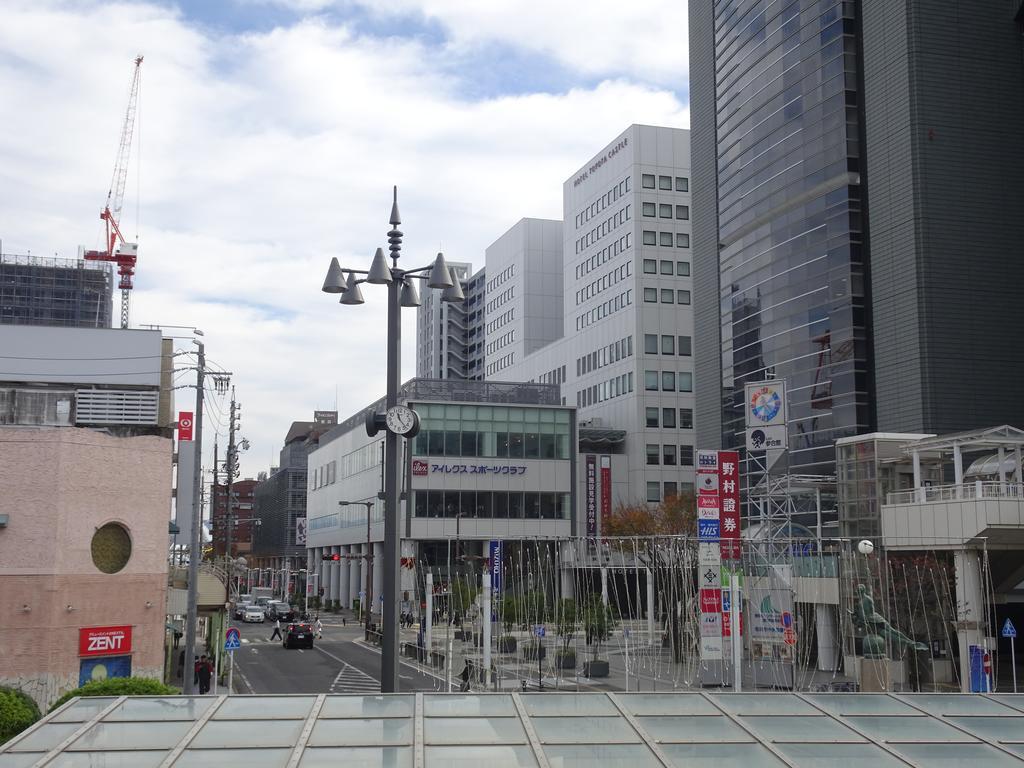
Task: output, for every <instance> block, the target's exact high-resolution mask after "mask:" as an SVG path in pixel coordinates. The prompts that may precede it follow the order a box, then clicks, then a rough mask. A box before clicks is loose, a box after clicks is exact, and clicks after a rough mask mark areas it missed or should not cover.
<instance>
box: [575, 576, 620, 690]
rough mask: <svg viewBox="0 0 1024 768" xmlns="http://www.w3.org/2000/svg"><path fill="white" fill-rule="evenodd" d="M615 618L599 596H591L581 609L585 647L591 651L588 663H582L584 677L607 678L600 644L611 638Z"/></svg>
mask: <svg viewBox="0 0 1024 768" xmlns="http://www.w3.org/2000/svg"><path fill="white" fill-rule="evenodd" d="M614 624H615V617H614V616H613V615H612V610H611V608H610V607H609V606H607V605H605V603H604V601H603V600H602V599H601V596H600V595H591V596H590V598H589V599H588V600H587V603H586V605H585V606H584V608H583V628H584V630H586V633H587V646H588V647H590V648H591V649H592V650H591V654H592V656H591V659H590V661H585V662H583V674H584V675H585V676H586V677H608V661H607V659H601V658H600V656H601V644H602V643H603V642H604V641H605V640H607V639H608V638H609V637H611V634H612V627H613V626H614Z"/></svg>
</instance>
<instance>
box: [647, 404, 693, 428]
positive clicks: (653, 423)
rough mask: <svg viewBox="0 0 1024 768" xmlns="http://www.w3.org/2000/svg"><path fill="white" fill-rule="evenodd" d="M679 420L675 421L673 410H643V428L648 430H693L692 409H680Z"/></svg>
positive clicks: (649, 407)
mask: <svg viewBox="0 0 1024 768" xmlns="http://www.w3.org/2000/svg"><path fill="white" fill-rule="evenodd" d="M678 410H679V420H678V421H676V409H675V408H658V407H657V406H647V407H646V408H644V426H646V427H647V428H648V429H675V428H676V427H678V428H679V429H693V408H680V409H678Z"/></svg>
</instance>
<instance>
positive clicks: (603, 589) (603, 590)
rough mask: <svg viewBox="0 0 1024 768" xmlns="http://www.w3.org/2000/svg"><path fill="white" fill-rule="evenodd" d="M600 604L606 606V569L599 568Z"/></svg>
mask: <svg viewBox="0 0 1024 768" xmlns="http://www.w3.org/2000/svg"><path fill="white" fill-rule="evenodd" d="M601 602H602V603H604V604H605V605H608V569H607V568H604V567H603V566H602V568H601Z"/></svg>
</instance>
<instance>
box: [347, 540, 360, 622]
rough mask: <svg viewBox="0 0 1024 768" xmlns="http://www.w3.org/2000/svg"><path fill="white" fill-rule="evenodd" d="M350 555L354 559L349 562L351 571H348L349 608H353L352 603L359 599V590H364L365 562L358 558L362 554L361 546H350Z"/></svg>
mask: <svg viewBox="0 0 1024 768" xmlns="http://www.w3.org/2000/svg"><path fill="white" fill-rule="evenodd" d="M348 553H349V554H350V555H351V556H352V559H351V560H349V561H348V562H349V570H348V578H349V588H348V604H349V607H351V606H352V601H353V600H355V599H357V598H358V597H359V590H361V589H362V588H363V587H362V578H363V576H362V571H363V561H362V560H360V559H359V557H358V556H359V555H360V554H361V553H360V551H359V545H358V544H351V545H349V548H348Z"/></svg>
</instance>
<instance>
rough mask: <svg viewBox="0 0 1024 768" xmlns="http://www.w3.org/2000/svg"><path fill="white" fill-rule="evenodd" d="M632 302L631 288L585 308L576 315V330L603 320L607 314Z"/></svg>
mask: <svg viewBox="0 0 1024 768" xmlns="http://www.w3.org/2000/svg"><path fill="white" fill-rule="evenodd" d="M632 304H633V289H632V288H630V289H629V290H627V291H625V292H624V293H620V294H619V295H618V296H614V297H612V298H610V299H608V300H607V301H603V302H601V303H600V304H598V305H597V306H596V307H594V308H592V309H589V310H587V311H586V312H584V313H583V314H582V315H577V316H576V330H577V331H579V330H582V329H584V328H586V327H588V326H591V325H593V324H594V323H596V322H598V321H600V320H604V318H606V317H608V315H610V314H612V313H613V312H618V311H619V310H620V309H625V308H626V307H629V306H631V305H632Z"/></svg>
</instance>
